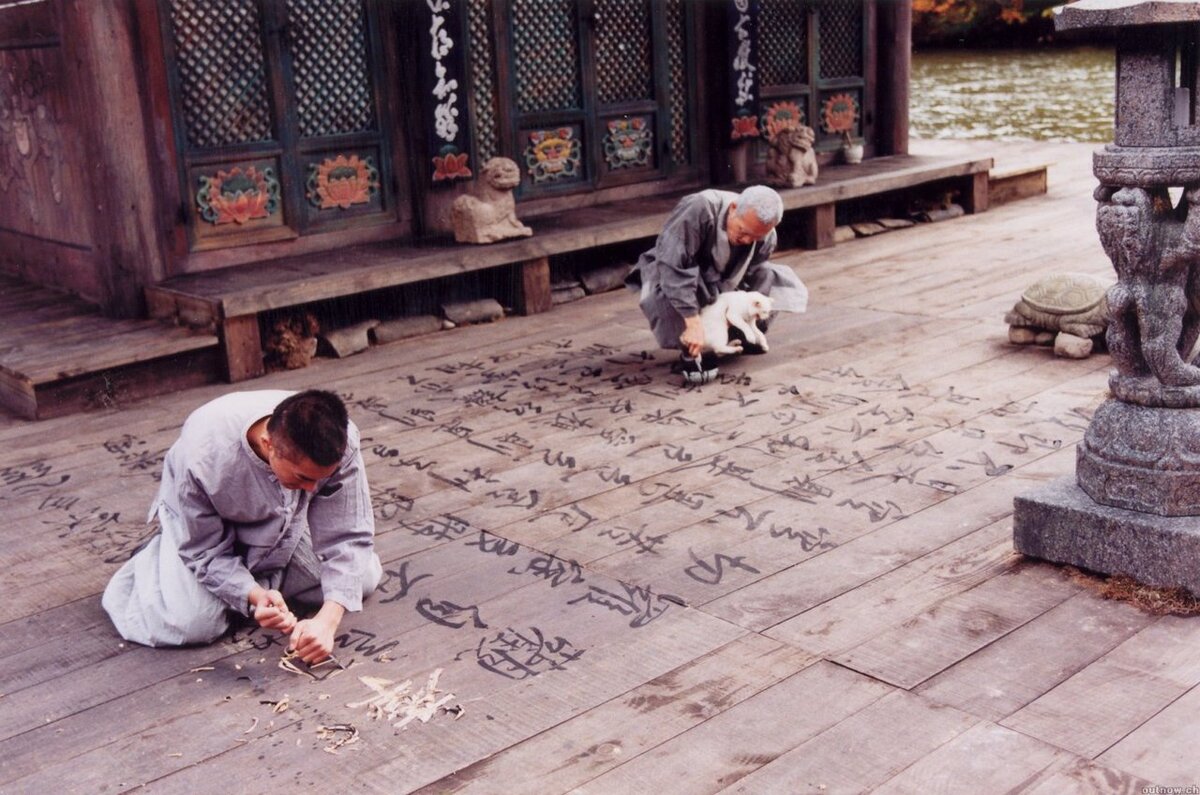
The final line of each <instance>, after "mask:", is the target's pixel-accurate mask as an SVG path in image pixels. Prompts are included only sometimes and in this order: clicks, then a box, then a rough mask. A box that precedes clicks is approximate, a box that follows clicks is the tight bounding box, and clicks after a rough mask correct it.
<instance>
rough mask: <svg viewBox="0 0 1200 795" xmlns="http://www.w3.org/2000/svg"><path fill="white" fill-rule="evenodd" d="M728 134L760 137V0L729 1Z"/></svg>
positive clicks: (736, 137) (740, 139) (741, 136)
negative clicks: (729, 124)
mask: <svg viewBox="0 0 1200 795" xmlns="http://www.w3.org/2000/svg"><path fill="white" fill-rule="evenodd" d="M727 8H728V17H729V54H730V56H729V57H730V60H729V68H730V74H729V117H730V123H731V128H730V131H729V137H730V139H731V140H734V141H742V140H746V139H748V138H758V137H759V136H760V134H761V133H760V132H759V119H758V89H759V80H758V10H759V9H758V0H729V5H728V6H727Z"/></svg>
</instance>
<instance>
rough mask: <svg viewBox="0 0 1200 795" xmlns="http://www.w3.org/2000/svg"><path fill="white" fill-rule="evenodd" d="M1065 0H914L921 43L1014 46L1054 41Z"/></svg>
mask: <svg viewBox="0 0 1200 795" xmlns="http://www.w3.org/2000/svg"><path fill="white" fill-rule="evenodd" d="M1061 4H1062V0H913V43H914V44H916V45H917V46H938V47H952V46H970V47H984V46H1014V45H1019V44H1029V43H1035V42H1045V41H1050V40H1051V39H1052V38H1053V35H1054V21H1053V17H1052V11H1051V8H1053V7H1054V6H1055V5H1061Z"/></svg>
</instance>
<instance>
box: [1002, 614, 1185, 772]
mask: <svg viewBox="0 0 1200 795" xmlns="http://www.w3.org/2000/svg"><path fill="white" fill-rule="evenodd" d="M1197 644H1200V625H1197V624H1196V623H1195V622H1190V621H1188V620H1187V619H1179V618H1175V617H1170V616H1168V617H1166V618H1163V619H1160V620H1159V621H1156V622H1155V623H1153V624H1151V625H1150V626H1148V627H1147V628H1146V629H1144V630H1142V631H1141V632H1138V633H1137V634H1136V635H1133V636H1132V637H1131V638H1129V639H1128V640H1126V641H1125V642H1124V643H1122V644H1120V645H1119V646H1117V647H1116V648H1114V649H1113V650H1112V651H1110V652H1109V653H1108V654H1106V655H1105V656H1103V657H1101V658H1100V659H1099V660H1097V661H1096V662H1094V663H1092V664H1091V665H1089V666H1088V667H1086V668H1084V669H1083V670H1081V671H1080V672H1079V673H1077V674H1075V675H1074V676H1072V677H1071V678H1070V679H1067V680H1066V681H1064V682H1063V683H1062V684H1060V685H1059V686H1058V687H1056V688H1054V689H1053V690H1051V691H1049V692H1048V693H1046V694H1045V695H1044V696H1042V697H1041V698H1039V699H1037V700H1035V701H1033V702H1031V703H1030V704H1029V705H1027V706H1026V707H1024V708H1023V709H1021V710H1019V711H1017V712H1016V713H1014V714H1013V715H1011V716H1009V717H1008V718H1006V719H1004V720H1003V721H1002V724H1003V725H1005V726H1008V727H1009V728H1012V729H1016V730H1017V731H1019V732H1022V733H1024V734H1028V735H1030V736H1031V737H1036V738H1038V739H1040V740H1045V741H1046V742H1049V743H1052V744H1054V745H1057V746H1058V747H1060V748H1065V749H1067V750H1069V751H1074V752H1075V753H1077V754H1079V755H1080V756H1086V757H1088V758H1095V757H1097V756H1099V755H1100V754H1101V753H1103V752H1104V751H1106V750H1107V749H1108V748H1110V747H1111V746H1113V745H1114V744H1116V743H1117V742H1118V741H1120V740H1121V739H1122V738H1123V737H1125V736H1126V735H1128V734H1130V733H1131V732H1133V731H1134V730H1136V729H1137V728H1138V727H1139V726H1141V725H1142V724H1144V723H1145V722H1146V721H1148V720H1149V719H1150V718H1152V717H1153V716H1154V715H1156V714H1158V712H1160V711H1161V710H1162V709H1163V708H1165V707H1167V706H1168V705H1169V704H1171V703H1172V702H1174V701H1175V700H1176V699H1177V698H1179V697H1180V696H1182V695H1183V694H1184V693H1185V692H1187V691H1188V690H1190V689H1191V688H1192V687H1194V686H1195V685H1196V684H1197V682H1200V659H1198V658H1197V656H1196V654H1195V649H1196V647H1197Z"/></svg>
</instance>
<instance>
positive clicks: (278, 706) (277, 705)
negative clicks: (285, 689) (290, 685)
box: [258, 694, 290, 726]
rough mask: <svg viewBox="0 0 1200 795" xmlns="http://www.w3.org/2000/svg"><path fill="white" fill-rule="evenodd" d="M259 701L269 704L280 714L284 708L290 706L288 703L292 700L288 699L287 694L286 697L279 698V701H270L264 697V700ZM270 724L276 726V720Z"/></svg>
mask: <svg viewBox="0 0 1200 795" xmlns="http://www.w3.org/2000/svg"><path fill="white" fill-rule="evenodd" d="M258 703H259V704H266V705H267V706H269V707H270V708H271V711H272V712H274V713H275V714H276V715H278V714H279V713H280V712H283V711H284V710H286V709H287V708H288V704H289V703H290V700H289V699H288V697H287V695H286V694H285V695H284V697H283V698H281V699H279V700H278V701H270V700H268V699H264V700H262V701H259V702H258ZM270 725H271V726H274V725H275V721H271V723H270Z"/></svg>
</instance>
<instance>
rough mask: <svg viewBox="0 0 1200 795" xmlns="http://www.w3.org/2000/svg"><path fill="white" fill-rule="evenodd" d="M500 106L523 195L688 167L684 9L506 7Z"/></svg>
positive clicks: (656, 5) (574, 3)
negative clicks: (504, 110) (502, 99)
mask: <svg viewBox="0 0 1200 795" xmlns="http://www.w3.org/2000/svg"><path fill="white" fill-rule="evenodd" d="M498 7H499V9H500V13H501V18H502V20H503V24H504V29H506V30H508V31H509V36H508V38H507V41H506V42H505V52H504V53H503V55H504V57H505V61H504V63H505V67H506V68H505V72H506V73H507V75H508V80H507V81H503V82H502V89H501V91H502V96H503V97H506V98H507V101H505V102H502V105H503V106H504V107H505V108H506V109H507V110H508V112H507V114H506V115H507V118H508V129H507V134H508V136H509V144H510V146H509V149H510V151H512V152H514V153H515V155H516V159H517V161H518V163H519V164H520V166H521V168H522V173H523V180H522V193H523V194H524V195H526V196H536V195H543V194H548V193H554V192H558V191H571V190H580V189H598V188H608V187H613V186H618V185H623V184H627V183H631V182H641V181H646V180H652V179H660V178H662V177H663V176H664V175H665V174H667V173H669V172H670V171H671V170H672V168H675V167H678V166H680V165H685V164H687V163H688V162H689V160H690V158H691V148H692V145H691V133H690V131H689V129H688V124H689V119H688V112H689V103H688V92H689V84H688V74H689V71H688V69H687V63H686V60H687V55H686V53H687V50H686V39H685V29H686V25H685V15H686V14H687V13H688V11H687V9H686V4H685V3H683V2H681V1H680V0H670V2H665V3H664V2H656V1H655V0H509V2H507V3H501V4H498Z"/></svg>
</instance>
